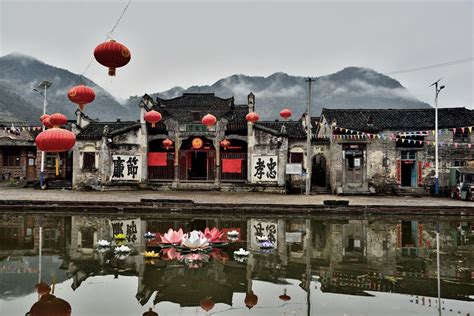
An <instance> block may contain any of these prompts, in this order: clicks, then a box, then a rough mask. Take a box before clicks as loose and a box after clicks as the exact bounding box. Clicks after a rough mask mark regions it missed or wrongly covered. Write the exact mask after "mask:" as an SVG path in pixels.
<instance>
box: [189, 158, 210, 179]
mask: <svg viewBox="0 0 474 316" xmlns="http://www.w3.org/2000/svg"><path fill="white" fill-rule="evenodd" d="M187 158H188V161H190V162H191V163H190V164H191V168H190V169H189V170H188V176H189V180H207V152H206V151H190V152H188V157H187Z"/></svg>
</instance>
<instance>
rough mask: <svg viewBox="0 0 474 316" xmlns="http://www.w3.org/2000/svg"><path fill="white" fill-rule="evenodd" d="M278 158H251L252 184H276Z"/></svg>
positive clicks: (260, 156) (256, 156)
mask: <svg viewBox="0 0 474 316" xmlns="http://www.w3.org/2000/svg"><path fill="white" fill-rule="evenodd" d="M277 180H278V156H276V155H275V156H262V155H253V156H252V182H276V181H277Z"/></svg>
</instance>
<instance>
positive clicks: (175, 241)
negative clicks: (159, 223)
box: [160, 228, 183, 245]
mask: <svg viewBox="0 0 474 316" xmlns="http://www.w3.org/2000/svg"><path fill="white" fill-rule="evenodd" d="M160 237H161V242H162V243H164V244H172V245H179V244H180V243H181V240H182V239H183V230H182V229H181V228H180V229H179V230H178V231H175V230H173V228H170V229H169V230H168V232H167V233H165V234H164V235H162V236H160Z"/></svg>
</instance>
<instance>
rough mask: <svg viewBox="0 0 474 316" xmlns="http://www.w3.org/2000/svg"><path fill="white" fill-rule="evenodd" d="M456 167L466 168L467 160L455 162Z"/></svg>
mask: <svg viewBox="0 0 474 316" xmlns="http://www.w3.org/2000/svg"><path fill="white" fill-rule="evenodd" d="M454 166H455V167H464V166H466V161H465V160H454Z"/></svg>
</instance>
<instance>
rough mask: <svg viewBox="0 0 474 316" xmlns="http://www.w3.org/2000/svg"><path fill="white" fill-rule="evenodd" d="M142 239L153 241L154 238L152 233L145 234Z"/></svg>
mask: <svg viewBox="0 0 474 316" xmlns="http://www.w3.org/2000/svg"><path fill="white" fill-rule="evenodd" d="M144 237H145V239H153V238H155V234H154V233H152V232H146V233H145V236H144Z"/></svg>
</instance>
